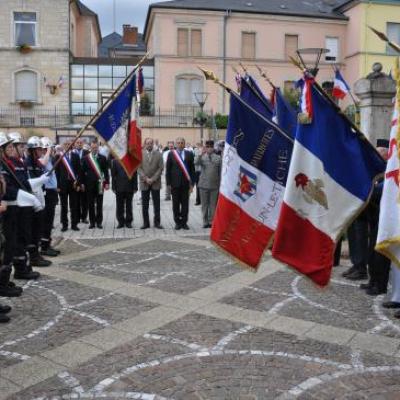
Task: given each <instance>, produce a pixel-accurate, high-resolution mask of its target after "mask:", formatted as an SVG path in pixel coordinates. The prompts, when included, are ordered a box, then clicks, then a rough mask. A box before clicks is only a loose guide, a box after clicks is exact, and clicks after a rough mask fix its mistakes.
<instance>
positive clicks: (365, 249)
mask: <svg viewBox="0 0 400 400" xmlns="http://www.w3.org/2000/svg"><path fill="white" fill-rule="evenodd" d="M347 235H348V239H349V252H350V259H351V262H352V263H353V265H355V266H356V267H357V269H359V270H360V271H366V269H367V263H368V255H369V254H368V253H369V240H368V236H369V233H368V220H367V218H366V217H365V215H364V213H362V214H361V215H360V216H359V217H358V218H357V219H355V220H354V222H353V223H352V224H351V225H350V227H349V229H348V230H347Z"/></svg>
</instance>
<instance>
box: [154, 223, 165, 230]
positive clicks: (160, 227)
mask: <svg viewBox="0 0 400 400" xmlns="http://www.w3.org/2000/svg"><path fill="white" fill-rule="evenodd" d="M154 228H156V229H164V227H163V226H162V225H160V224H157V225H154Z"/></svg>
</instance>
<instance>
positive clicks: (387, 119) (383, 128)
mask: <svg viewBox="0 0 400 400" xmlns="http://www.w3.org/2000/svg"><path fill="white" fill-rule="evenodd" d="M372 69H373V71H372V72H371V73H370V74H369V75H368V76H367V77H366V78H363V79H360V80H358V81H357V82H356V83H355V84H354V93H355V95H356V96H357V97H358V98H359V99H360V129H361V131H362V132H363V133H364V134H365V135H366V136H367V138H368V139H369V140H370V142H371V143H372V144H373V145H374V146H375V145H376V140H377V139H389V136H390V128H391V118H392V113H393V98H394V97H395V95H396V82H395V81H394V80H393V79H392V78H391V77H390V76H388V75H386V74H385V73H383V72H382V64H380V63H375V64H374V65H373V67H372Z"/></svg>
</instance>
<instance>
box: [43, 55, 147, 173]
mask: <svg viewBox="0 0 400 400" xmlns="http://www.w3.org/2000/svg"><path fill="white" fill-rule="evenodd" d="M149 54H150V50H149V51H148V52H147V53H146V54H145V55H144V56H143V57H142V58H141V59H140V61H139V62H138V63H137V64H136V66H135V68H134V69H133V70H132V71H131V72H130V73H129V74H128V76H127V77H126V78H125V79H124V80H123V81H122V82H121V84H120V85H119V86H118V87H117V88H116V89H115V90H114V92H113V93H112V94H111V96H110V97H109V98H108V99H107V101H106V102H105V103H104V104H103V105H102V106H101V107H100V108H99V109H98V110H97V112H96V114H94V115H93V116H92V118H90V120H89V122H87V123H86V125H85V126H84V127H83V128H81V129H80V130H79V132H78V133H77V134H76V136H75V138H74V140H73V141H72V142H71V144H70V145H69V146H68V148H67V149H66V150H65V151H64V152H63V154H62V155H61V157H60V158H59V159H58V160H57V161H56V162H55V164H54V165H53V168H52V169H51V170H50V171H49V172H47V175H48V176H50V175H51V174H52V173H53V172H54V170H55V169H56V167H57V165H58V164H59V163H60V162H61V160H62V158H63V157H64V156H65V154H66V153H68V152H69V151H70V150H71V149H72V147H73V146H74V144H75V143H76V141H77V140H78V139H79V138H80V137H81V136H82V135H83V133H84V132H85V131H86V129H88V127H89V126H90V125H92V124H93V122H94V121H95V120H96V119H97V117H98V116H99V115H100V114H101V113H102V112H103V111H104V110H105V108H106V107H107V106H108V105H109V104H110V103H111V102H112V101H113V100H114V98H115V96H116V95H117V93H118V92H119V91H120V90H121V88H122V87H123V86H124V85H125V84H126V83H127V82H128V81H129V79H131V78H132V76H133V75H134V74H135V72H136V71H137V70H138V69H139V68H140V67H141V66H142V64H143V63H144V62H145V61H146V60H147V58H148V56H149Z"/></svg>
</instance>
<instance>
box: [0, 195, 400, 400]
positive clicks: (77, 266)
mask: <svg viewBox="0 0 400 400" xmlns="http://www.w3.org/2000/svg"><path fill="white" fill-rule="evenodd" d="M170 206H171V205H170V203H167V202H163V206H162V209H163V224H164V226H165V228H166V229H165V230H164V231H161V232H159V231H157V232H154V231H153V230H148V231H145V232H143V231H140V230H126V231H127V232H125V231H123V230H122V232H120V231H119V230H118V231H117V230H114V226H112V227H111V225H113V218H112V215H113V212H114V211H113V203H112V198H111V197H110V196H109V197H108V198H107V204H106V209H107V213H106V223H105V226H104V229H103V230H102V231H100V230H95V232H94V233H92V232H91V231H90V236H87V235H86V231H85V230H84V229H83V230H82V231H80V232H73V233H72V232H70V231H68V232H67V235H65V237H64V239H63V240H61V242H60V243H59V244H58V246H59V248H60V249H61V250H62V255H61V256H60V257H58V258H57V259H55V262H54V264H53V266H51V267H49V268H43V269H41V272H42V273H43V276H42V278H41V279H40V280H38V281H37V282H28V283H27V282H24V281H21V282H20V283H21V284H23V285H25V286H24V287H25V290H24V294H23V296H22V297H20V298H17V299H12V300H7V299H5V300H3V299H2V302H3V303H6V302H7V303H9V304H12V306H13V311H12V313H11V317H12V322H11V323H9V324H6V325H2V326H0V399H6V398H7V399H10V400H11V399H13V400H17V399H18V400H25V399H35V400H39V399H41V400H50V399H51V400H57V399H143V400H145V399H146V400H150V399H153V400H160V399H168V400H171V399H176V400H178V399H180V400H192V399H193V400H200V399H243V400H255V399H278V400H285V399H318V400H325V399H373V400H378V399H379V400H381V399H399V398H400V394H399V393H400V352H399V350H400V348H399V346H400V323H398V322H397V321H396V320H395V319H393V318H392V312H388V311H386V310H383V309H382V308H381V307H380V304H381V302H382V300H383V298H382V296H380V297H378V298H375V299H374V298H371V297H367V296H366V295H365V294H364V293H363V292H362V291H360V290H359V289H358V288H357V286H358V285H356V284H353V283H350V282H348V281H345V280H343V279H342V278H341V277H340V273H341V272H342V271H343V270H344V268H343V267H339V268H335V271H334V275H335V277H334V279H333V281H332V283H331V285H330V287H329V288H328V289H326V290H323V291H321V290H319V289H317V288H316V287H314V286H313V285H312V284H310V283H309V282H308V281H306V280H305V279H304V278H302V277H300V276H298V275H296V274H295V273H293V272H292V271H291V270H290V269H288V268H286V267H284V266H282V265H280V264H278V263H277V262H275V261H274V260H272V259H271V258H270V257H269V256H268V255H267V256H265V258H264V261H263V263H262V265H261V266H260V269H259V271H258V272H257V273H256V274H254V273H252V272H249V271H246V270H242V269H241V268H240V267H239V266H238V265H236V264H235V263H234V262H233V261H232V260H231V259H230V258H228V257H226V256H225V255H223V254H221V253H220V252H218V251H217V250H216V249H215V248H214V246H212V245H211V243H210V242H209V241H208V240H207V235H206V233H207V232H205V231H204V230H202V229H201V228H200V227H201V222H200V221H201V218H200V212H199V209H198V208H195V207H192V208H191V220H190V225H191V227H192V229H191V230H190V231H188V232H185V233H183V232H181V231H180V232H178V233H176V232H174V231H173V230H172V222H171V218H170V217H168V210H169V207H170ZM137 208H138V207H137ZM168 218H169V219H168ZM139 220H140V218H139V216H138V213H137V211H136V215H135V225H136V227H137V226H139V225H140V223H139ZM56 234H57V233H56Z"/></svg>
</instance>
